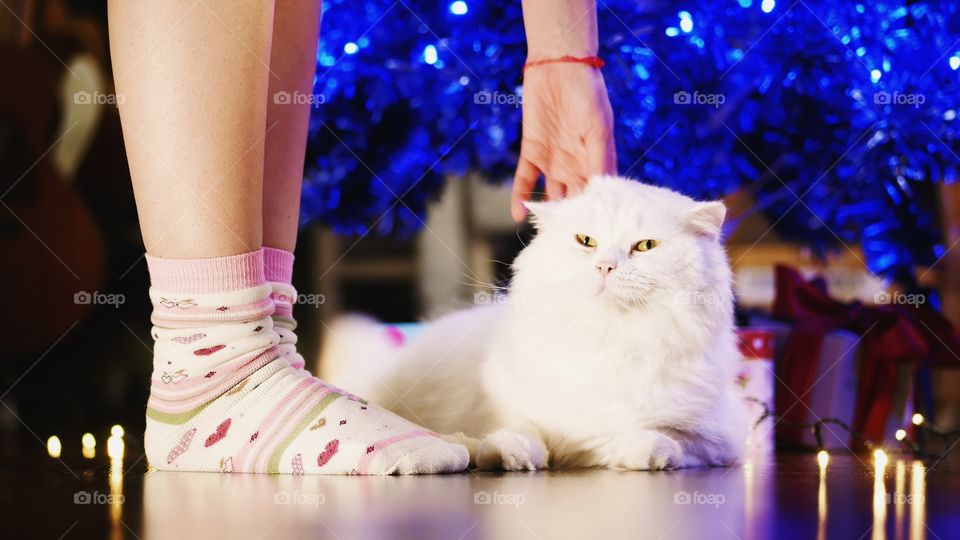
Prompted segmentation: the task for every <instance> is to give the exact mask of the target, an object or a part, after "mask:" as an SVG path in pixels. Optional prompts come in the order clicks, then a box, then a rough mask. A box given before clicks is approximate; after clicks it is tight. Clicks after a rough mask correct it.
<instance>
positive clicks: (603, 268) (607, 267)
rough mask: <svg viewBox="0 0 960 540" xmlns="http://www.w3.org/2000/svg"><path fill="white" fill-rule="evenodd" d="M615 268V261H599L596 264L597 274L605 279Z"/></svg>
mask: <svg viewBox="0 0 960 540" xmlns="http://www.w3.org/2000/svg"><path fill="white" fill-rule="evenodd" d="M616 267H617V263H616V261H613V262H611V261H601V262H598V263H597V272H600V275H601V276H603V277H606V276H607V274H609V273H610V272H612V271H613V269H614V268H616Z"/></svg>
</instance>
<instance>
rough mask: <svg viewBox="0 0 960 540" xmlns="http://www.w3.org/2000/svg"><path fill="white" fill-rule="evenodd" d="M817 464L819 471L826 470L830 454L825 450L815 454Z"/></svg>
mask: <svg viewBox="0 0 960 540" xmlns="http://www.w3.org/2000/svg"><path fill="white" fill-rule="evenodd" d="M817 463H819V464H820V469H821V470H823V469H826V468H827V464H828V463H830V453H829V452H827V451H826V450H820V451H819V452H817Z"/></svg>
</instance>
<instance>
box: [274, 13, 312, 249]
mask: <svg viewBox="0 0 960 540" xmlns="http://www.w3.org/2000/svg"><path fill="white" fill-rule="evenodd" d="M319 31H320V1H319V0H276V10H275V14H274V33H273V49H272V51H271V56H270V71H271V74H270V90H269V92H268V95H267V137H266V149H265V152H266V154H265V156H264V164H263V245H265V246H268V247H272V248H278V249H284V250H286V251H293V248H294V246H296V243H297V226H298V224H299V216H300V185H301V183H302V180H303V159H304V153H305V152H306V148H307V123H308V121H309V119H310V107H311V105H310V103H309V102H306V101H304V100H299V101H296V102H294V100H290V101H282V100H277V99H276V95H277V93H278V92H285V93H286V94H289V95H290V96H295V95H299V96H308V95H310V94H311V92H312V87H313V77H314V73H315V72H316V56H317V36H318V34H319ZM286 94H284V95H286Z"/></svg>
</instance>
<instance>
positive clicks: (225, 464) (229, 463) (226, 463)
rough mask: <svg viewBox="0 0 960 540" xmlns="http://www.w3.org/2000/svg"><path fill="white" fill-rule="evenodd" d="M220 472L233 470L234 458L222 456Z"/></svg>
mask: <svg viewBox="0 0 960 540" xmlns="http://www.w3.org/2000/svg"><path fill="white" fill-rule="evenodd" d="M220 472H233V458H232V457H228V458H220Z"/></svg>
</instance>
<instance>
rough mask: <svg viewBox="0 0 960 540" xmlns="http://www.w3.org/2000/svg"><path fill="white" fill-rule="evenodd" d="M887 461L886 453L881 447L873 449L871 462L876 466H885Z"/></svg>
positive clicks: (888, 459)
mask: <svg viewBox="0 0 960 540" xmlns="http://www.w3.org/2000/svg"><path fill="white" fill-rule="evenodd" d="M889 461H890V458H888V457H887V453H886V452H884V451H883V449H882V448H877V449H876V450H874V451H873V462H874V463H875V464H876V465H877V468H883V467H886V466H887V462H889Z"/></svg>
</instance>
